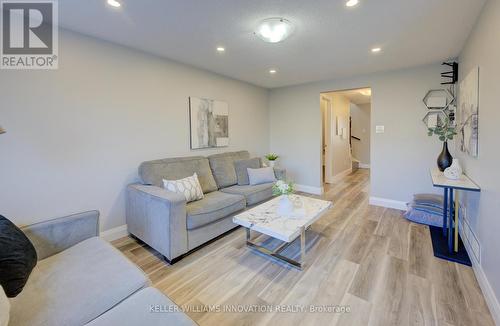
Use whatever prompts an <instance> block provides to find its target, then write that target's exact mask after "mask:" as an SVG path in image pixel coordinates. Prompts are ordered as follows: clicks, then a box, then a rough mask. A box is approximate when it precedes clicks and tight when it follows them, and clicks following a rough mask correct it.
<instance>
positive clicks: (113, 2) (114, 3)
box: [108, 0, 122, 8]
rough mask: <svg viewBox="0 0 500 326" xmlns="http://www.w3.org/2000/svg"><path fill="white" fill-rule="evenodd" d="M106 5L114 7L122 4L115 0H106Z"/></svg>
mask: <svg viewBox="0 0 500 326" xmlns="http://www.w3.org/2000/svg"><path fill="white" fill-rule="evenodd" d="M108 5H110V6H111V7H115V8H118V7H121V6H122V4H121V3H119V2H118V1H116V0H108Z"/></svg>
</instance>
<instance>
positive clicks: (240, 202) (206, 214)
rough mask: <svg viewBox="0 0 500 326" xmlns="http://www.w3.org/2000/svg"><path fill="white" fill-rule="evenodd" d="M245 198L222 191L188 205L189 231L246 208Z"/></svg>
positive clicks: (207, 195)
mask: <svg viewBox="0 0 500 326" xmlns="http://www.w3.org/2000/svg"><path fill="white" fill-rule="evenodd" d="M245 204H246V202H245V197H243V196H241V195H234V194H229V193H225V192H220V191H214V192H211V193H209V194H206V195H205V197H204V198H203V199H201V200H197V201H194V202H191V203H189V204H187V205H186V211H187V229H188V230H193V229H196V228H199V227H202V226H204V225H207V224H210V223H212V222H215V221H217V220H220V219H221V218H224V217H226V216H229V215H231V214H232V213H235V212H238V211H240V210H242V209H244V208H245V206H246V205H245Z"/></svg>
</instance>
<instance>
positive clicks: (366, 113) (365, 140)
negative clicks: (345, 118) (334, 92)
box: [351, 103, 371, 165]
mask: <svg viewBox="0 0 500 326" xmlns="http://www.w3.org/2000/svg"><path fill="white" fill-rule="evenodd" d="M370 111H371V108H370V103H367V104H354V103H351V118H352V135H353V136H355V137H358V138H359V139H361V140H357V139H351V140H352V156H353V157H355V158H356V159H358V160H359V161H360V162H361V163H362V164H365V165H369V164H370V129H371V128H370Z"/></svg>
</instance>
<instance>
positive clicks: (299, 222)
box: [233, 195, 332, 269]
mask: <svg viewBox="0 0 500 326" xmlns="http://www.w3.org/2000/svg"><path fill="white" fill-rule="evenodd" d="M282 197H283V196H279V197H276V198H273V199H271V200H269V201H267V202H265V203H262V204H260V205H258V206H255V207H253V208H251V209H249V210H247V211H245V212H243V213H241V214H238V215H236V216H234V217H233V222H234V223H236V224H239V225H241V226H243V227H245V229H246V240H247V246H248V247H250V248H252V249H255V250H257V251H258V252H260V253H262V254H264V255H267V256H270V257H273V258H274V259H277V260H279V261H281V262H284V263H286V264H289V265H291V266H293V267H295V268H298V269H302V268H303V267H304V263H305V255H306V248H305V243H306V229H307V228H308V227H309V226H311V224H313V223H314V222H315V221H317V220H318V219H319V218H320V217H321V216H322V215H323V214H324V213H325V212H326V211H327V210H328V209H329V208H330V207H332V202H330V201H326V200H321V199H315V198H310V197H306V196H301V195H290V199H291V200H292V202H293V203H294V209H293V210H292V211H291V212H290V213H288V214H283V213H278V207H279V203H280V200H281V198H282ZM251 231H255V232H258V233H262V234H265V235H268V236H270V237H272V238H275V239H278V240H281V241H283V243H282V244H281V245H279V246H278V247H277V248H276V249H274V250H269V249H267V248H265V247H263V246H260V245H258V244H256V243H255V242H253V241H252V239H251V234H250V232H251ZM298 237H300V261H296V260H293V259H291V258H288V257H285V256H283V255H281V254H280V252H282V251H283V250H285V249H286V248H287V247H288V246H289V245H290V244H291V243H292V242H293V241H294V240H295V239H297V238H298Z"/></svg>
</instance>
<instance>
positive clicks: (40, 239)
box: [21, 211, 99, 260]
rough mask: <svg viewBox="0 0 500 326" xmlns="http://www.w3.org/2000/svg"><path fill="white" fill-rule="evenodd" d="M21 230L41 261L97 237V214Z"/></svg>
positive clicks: (62, 218) (72, 216)
mask: <svg viewBox="0 0 500 326" xmlns="http://www.w3.org/2000/svg"><path fill="white" fill-rule="evenodd" d="M21 230H22V231H23V232H24V234H26V236H27V237H28V238H29V239H30V241H31V243H33V246H34V247H35V249H36V253H37V255H38V260H42V259H44V258H47V257H50V256H52V255H55V254H57V253H59V252H61V251H63V250H66V249H68V248H69V247H72V246H74V245H76V244H77V243H79V242H82V241H83V240H86V239H89V238H92V237H97V236H99V212H98V211H89V212H85V213H79V214H74V215H70V216H65V217H60V218H56V219H53V220H50V221H45V222H40V223H36V224H32V225H28V226H24V227H22V228H21Z"/></svg>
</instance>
